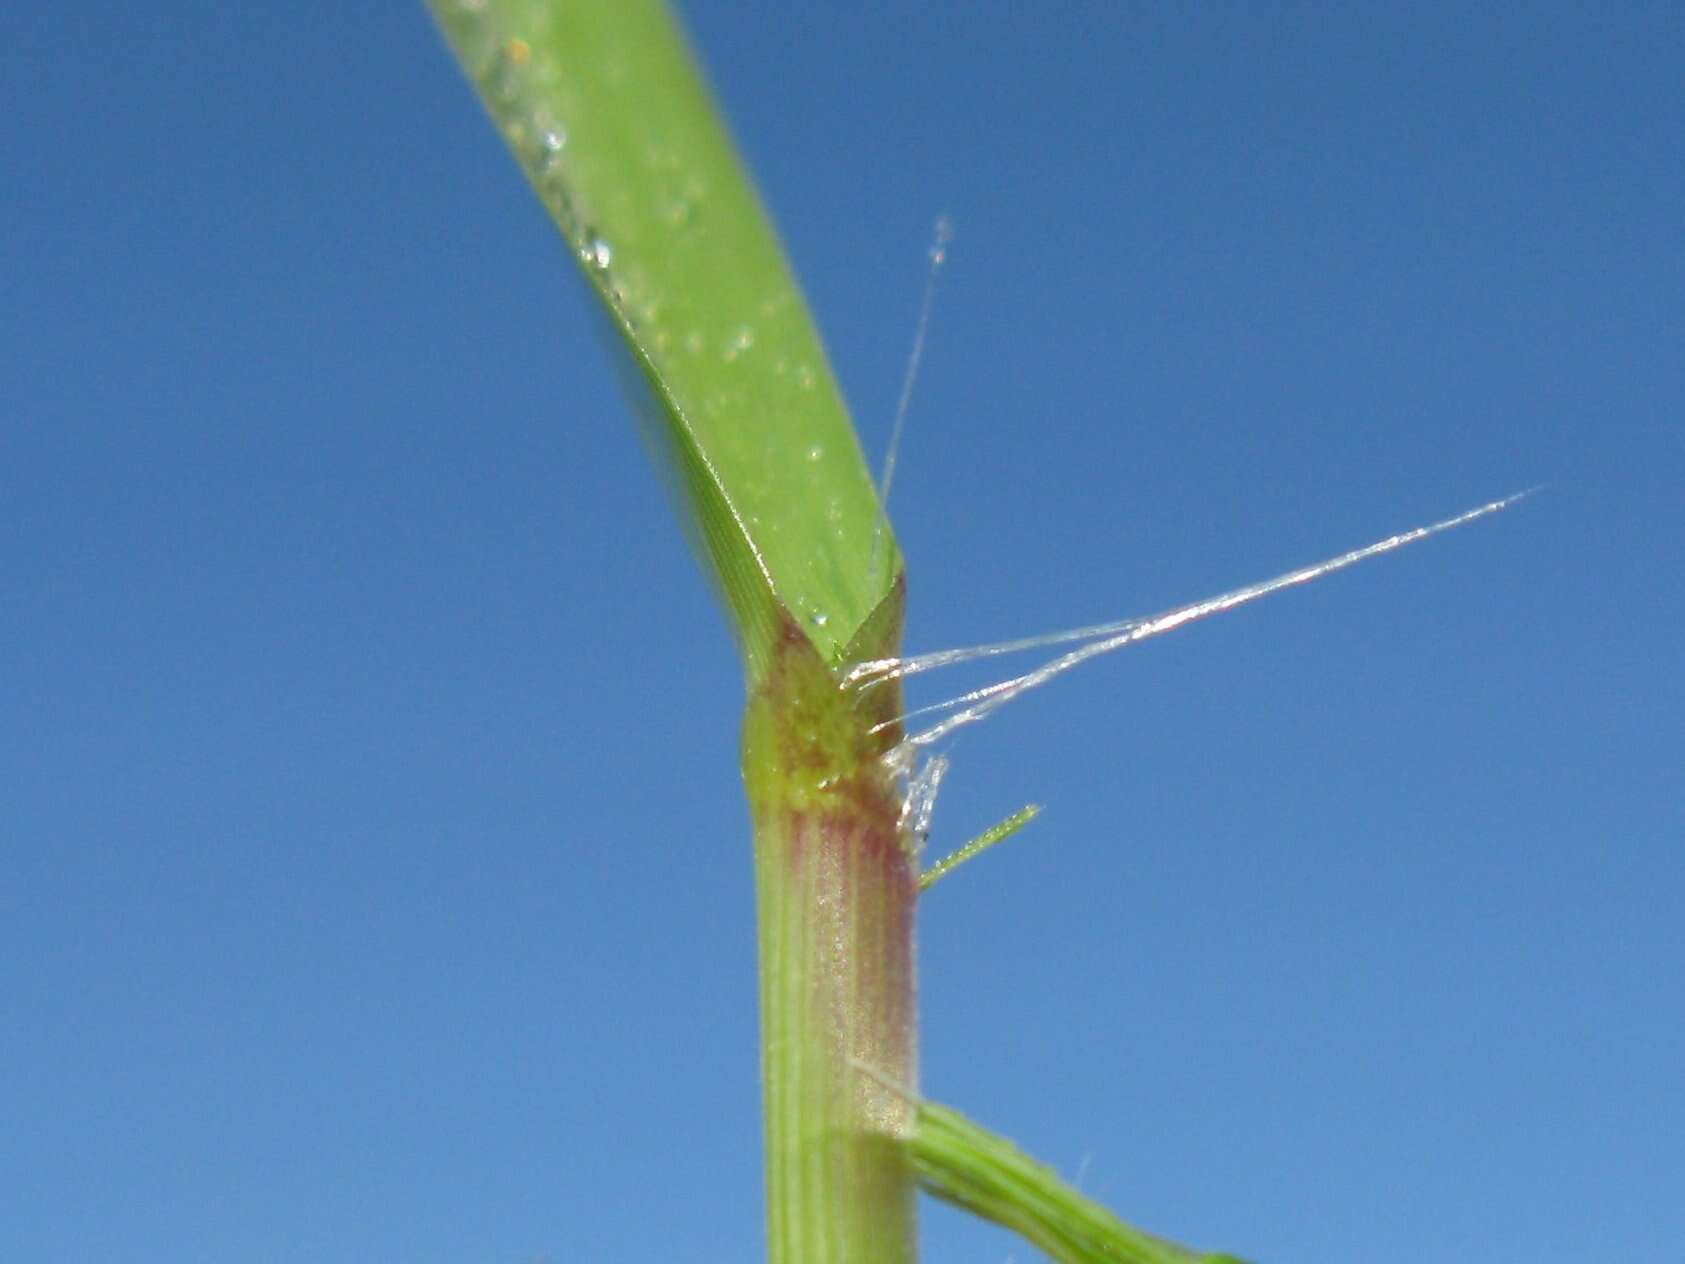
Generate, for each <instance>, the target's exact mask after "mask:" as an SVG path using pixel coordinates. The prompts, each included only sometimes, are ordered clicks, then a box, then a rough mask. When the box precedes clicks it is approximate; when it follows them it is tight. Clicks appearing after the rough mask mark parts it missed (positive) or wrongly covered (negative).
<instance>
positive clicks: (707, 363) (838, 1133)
mask: <svg viewBox="0 0 1685 1264" xmlns="http://www.w3.org/2000/svg"><path fill="white" fill-rule="evenodd" d="M429 3H430V7H431V9H432V11H433V14H434V16H435V18H436V20H437V22H438V24H439V27H440V29H441V30H442V31H443V32H444V35H445V37H446V39H447V41H448V42H449V44H450V45H451V47H452V49H453V50H454V51H455V53H456V55H457V57H458V58H459V60H460V61H461V63H462V66H463V68H464V69H465V71H466V72H467V74H468V77H469V79H470V80H471V81H472V82H473V84H474V85H475V87H476V88H477V90H478V92H479V95H480V97H481V99H482V101H483V102H484V104H485V106H486V108H487V110H488V112H489V113H490V115H491V118H492V120H493V121H494V123H495V124H496V126H497V128H498V130H499V131H500V132H501V133H502V135H503V138H504V140H505V141H506V142H507V143H508V145H509V148H510V149H511V151H512V152H513V153H514V155H515V157H516V158H517V160H518V161H519V162H520V164H521V167H522V168H523V170H524V171H525V172H526V175H527V177H528V179H529V180H530V181H531V184H532V186H533V189H534V191H535V192H536V193H537V195H538V196H539V198H540V199H541V200H542V201H543V203H544V205H545V206H546V207H547V208H548V209H549V211H550V214H551V215H552V217H553V218H554V219H555V222H556V224H557V225H558V227H559V228H560V230H561V232H562V235H563V237H564V238H565V240H566V242H567V245H568V247H569V248H570V250H571V251H572V253H573V254H574V256H575V257H576V258H577V260H578V261H579V264H580V268H581V272H582V274H583V275H584V277H585V279H586V281H587V282H588V284H589V285H590V287H591V289H592V291H593V292H594V293H595V295H596V297H597V299H598V300H599V301H600V304H601V307H602V310H603V312H604V313H605V315H606V316H607V318H608V320H609V322H610V323H611V324H612V326H613V327H614V329H615V330H616V331H617V333H618V335H619V340H620V342H621V343H622V344H623V345H624V347H625V349H626V351H627V353H628V355H629V357H630V360H631V362H632V363H633V364H634V365H635V366H636V370H637V376H638V378H639V379H640V383H641V384H640V386H639V389H638V390H637V391H636V392H635V393H636V394H637V395H638V396H639V398H640V404H639V407H637V408H636V409H635V411H636V412H637V413H638V417H639V421H640V423H641V424H642V427H643V430H644V434H645V437H646V439H647V440H648V441H649V444H650V446H651V448H652V449H653V451H654V452H655V454H656V458H657V464H658V466H659V467H660V468H661V470H662V473H663V474H664V476H665V477H666V479H667V482H668V483H669V485H670V487H671V489H672V490H673V493H674V499H675V501H676V503H677V505H678V509H679V516H680V519H681V522H682V523H683V525H684V527H685V530H686V532H687V534H688V535H689V536H690V538H691V540H692V542H693V544H694V546H695V550H696V553H697V555H698V559H699V561H700V562H701V564H702V566H703V568H704V569H705V570H706V571H707V572H708V574H709V575H710V576H711V577H712V579H713V581H714V584H715V586H716V588H717V589H718V591H719V593H720V595H721V597H722V600H723V604H724V606H725V608H726V610H727V612H728V614H729V616H730V622H731V625H732V628H733V632H734V636H735V639H736V643H737V647H738V650H739V652H740V656H741V659H742V663H743V669H744V675H745V682H746V686H747V695H748V697H747V705H746V711H745V717H744V722H743V743H742V759H743V764H742V767H743V779H744V783H745V786H746V789H747V791H748V800H749V807H750V819H751V822H752V828H753V835H754V839H753V842H754V866H755V881H756V901H757V916H758V920H759V951H760V994H761V995H760V1000H761V1026H762V1040H761V1072H762V1082H763V1090H764V1103H765V1141H766V1173H767V1180H766V1196H767V1233H768V1252H769V1258H770V1259H771V1261H773V1264H910V1261H912V1260H913V1259H914V1258H915V1255H916V1233H915V1198H914V1195H915V1191H916V1190H917V1189H918V1188H921V1187H922V1188H923V1189H924V1190H926V1191H927V1192H928V1193H930V1194H932V1195H934V1196H936V1197H939V1198H942V1199H944V1200H946V1201H948V1202H951V1203H953V1204H956V1205H958V1206H960V1207H963V1208H966V1209H967V1210H969V1211H972V1212H974V1213H976V1214H978V1215H980V1216H983V1217H985V1218H987V1219H990V1220H993V1221H996V1222H998V1223H1000V1224H1002V1225H1005V1226H1007V1227H1008V1228H1010V1229H1013V1230H1015V1231H1016V1232H1018V1233H1020V1234H1021V1235H1022V1236H1023V1237H1024V1238H1025V1239H1026V1240H1027V1241H1029V1242H1031V1243H1033V1244H1034V1245H1035V1246H1037V1247H1039V1248H1040V1249H1042V1250H1044V1251H1045V1252H1047V1253H1048V1254H1049V1255H1051V1256H1052V1257H1053V1258H1055V1259H1057V1260H1061V1261H1130V1262H1133V1264H1172V1262H1178V1264H1186V1261H1189V1260H1197V1259H1203V1260H1208V1261H1211V1262H1212V1264H1217V1262H1218V1261H1223V1260H1228V1259H1230V1257H1227V1256H1205V1255H1200V1254H1198V1253H1196V1252H1192V1251H1189V1250H1186V1249H1184V1248H1182V1247H1178V1246H1175V1245H1173V1244H1171V1243H1167V1242H1164V1241H1163V1240H1161V1239H1159V1238H1156V1237H1153V1236H1151V1235H1149V1234H1146V1233H1143V1232H1141V1231H1139V1230H1136V1229H1134V1228H1132V1227H1130V1226H1129V1225H1127V1224H1125V1223H1124V1222H1122V1221H1121V1220H1119V1219H1117V1218H1116V1217H1115V1216H1113V1215H1112V1214H1111V1213H1109V1212H1107V1211H1105V1210H1104V1209H1102V1208H1100V1207H1097V1206H1096V1205H1094V1204H1093V1203H1092V1202H1091V1201H1090V1200H1088V1199H1086V1198H1085V1197H1083V1196H1082V1195H1080V1194H1079V1193H1077V1192H1076V1191H1075V1190H1073V1189H1072V1188H1070V1187H1069V1186H1067V1185H1066V1184H1064V1183H1063V1182H1062V1181H1060V1180H1059V1179H1058V1177H1057V1176H1055V1175H1054V1174H1053V1173H1052V1172H1051V1171H1050V1170H1049V1169H1047V1168H1045V1167H1043V1166H1042V1165H1040V1164H1037V1163H1035V1162H1034V1161H1033V1160H1031V1159H1029V1158H1027V1157H1026V1156H1024V1155H1023V1154H1021V1153H1020V1152H1019V1151H1018V1150H1016V1149H1015V1148H1014V1147H1013V1146H1012V1145H1011V1144H1010V1143H1008V1142H1006V1141H1004V1140H1002V1139H1000V1138H998V1137H995V1136H992V1135H991V1134H989V1133H988V1132H987V1131H985V1130H984V1129H983V1128H981V1127H979V1126H978V1125H977V1124H975V1123H972V1122H971V1121H970V1120H968V1119H966V1118H965V1117H964V1116H961V1115H959V1114H957V1113H956V1112H954V1111H952V1110H949V1109H947V1108H944V1107H940V1106H937V1105H935V1104H933V1103H930V1102H927V1101H925V1100H924V1099H923V1098H922V1097H921V1096H920V1094H919V1090H918V1083H917V1065H916V1014H915V1008H914V999H915V987H914V960H913V930H914V920H915V912H916V906H917V900H918V897H919V895H920V893H921V891H922V890H923V889H925V888H926V887H928V886H929V885H930V884H931V883H932V882H934V881H935V880H936V879H937V878H939V877H941V876H943V875H944V874H945V873H947V872H949V871H950V870H951V869H952V868H953V866H954V865H956V864H958V863H960V862H962V861H963V860H965V859H967V858H968V857H969V856H971V855H974V854H976V853H977V852H979V851H982V850H984V849H985V848H987V847H989V846H991V845H993V844H994V843H996V842H999V841H1000V840H1001V839H1003V838H1005V837H1007V836H1008V835H1010V834H1012V833H1013V832H1015V831H1016V830H1017V829H1018V828H1020V827H1021V826H1022V825H1024V824H1025V823H1026V822H1027V821H1028V820H1029V819H1030V817H1032V816H1033V815H1034V814H1035V811H1036V809H1035V808H1033V807H1029V808H1025V809H1023V810H1022V811H1020V812H1018V813H1016V814H1014V815H1013V816H1011V817H1009V818H1008V819H1007V820H1005V821H1003V822H1002V823H1001V824H1000V825H999V826H997V827H995V828H994V829H992V830H990V831H988V832H986V833H985V834H984V835H983V836H981V837H980V838H979V839H977V840H975V841H974V842H973V843H972V844H969V845H968V846H967V847H964V848H961V849H960V850H959V851H958V852H956V853H955V854H954V855H953V856H951V857H949V858H948V859H947V860H944V861H941V862H939V863H938V864H936V865H934V866H932V867H930V868H928V869H925V870H923V871H922V872H921V868H920V857H919V849H920V846H921V844H922V842H923V834H924V828H925V823H926V818H927V815H928V806H929V803H930V801H931V800H932V799H933V797H934V793H935V789H936V786H937V784H938V783H939V781H940V776H941V772H942V769H943V767H944V766H945V765H944V763H943V761H942V759H941V757H940V756H939V755H935V754H933V753H932V747H933V746H934V744H935V743H936V742H937V741H939V740H940V739H941V738H942V737H943V736H945V735H946V733H948V732H950V731H952V729H953V728H955V727H957V726H958V725H960V724H964V723H969V722H971V721H972V720H974V719H978V718H981V717H982V716H984V715H986V714H988V713H990V712H991V711H992V710H993V709H995V708H996V707H998V706H1000V705H1002V704H1004V703H1005V702H1006V701H1009V700H1011V698H1013V697H1015V696H1017V695H1018V694H1020V693H1022V692H1024V691H1025V690H1027V689H1029V688H1033V687H1034V686H1035V685H1037V684H1040V683H1041V682H1042V681H1044V680H1046V679H1050V678H1051V677H1052V676H1054V675H1056V674H1058V673H1059V672H1062V671H1064V670H1067V669H1068V668H1070V667H1074V666H1076V665H1078V664H1079V663H1081V662H1083V661H1086V659H1087V658H1089V657H1092V656H1093V655H1094V654H1097V653H1104V652H1108V651H1109V650H1111V649H1116V648H1121V647H1122V646H1124V645H1127V644H1130V643H1133V642H1134V641H1136V640H1140V639H1143V638H1144V637H1147V636H1152V635H1156V634H1157V633H1158V632H1162V631H1166V630H1169V629H1171V628H1174V627H1177V626H1180V625H1181V624H1183V623H1185V622H1187V621H1189V620H1190V619H1194V618H1199V617H1202V616H1204V615H1206V614H1211V613H1216V612H1219V611H1222V610H1226V609H1230V608H1232V607H1234V606H1236V605H1240V604H1243V603H1244V602H1247V601H1251V600H1253V599H1255V598H1256V597H1259V596H1263V595H1265V594H1266V593H1270V592H1275V591H1278V590H1279V589H1281V588H1284V587H1288V586H1290V585H1293V584H1298V583H1302V582H1305V581H1307V580H1309V579H1314V578H1317V577H1318V576H1320V575H1322V574H1326V573H1328V572H1329V571H1331V570H1335V569H1339V568H1341V567H1344V566H1348V565H1351V564H1353V563H1354V562H1356V561H1360V560H1362V559H1363V558H1366V557H1369V556H1372V555H1374V554H1376V553H1379V552H1385V551H1387V550H1389V549H1392V548H1396V547H1399V546H1400V545H1402V544H1407V543H1410V542H1411V541H1412V540H1415V539H1419V538H1421V537H1422V536H1424V535H1427V534H1430V533H1432V532H1433V531H1436V530H1440V529H1444V528H1445V527H1447V526H1452V525H1456V524H1457V523H1460V522H1463V521H1467V520H1470V519H1471V518H1473V517H1477V516H1479V515H1481V514H1484V513H1488V512H1491V511H1492V510H1494V509H1496V508H1501V507H1502V506H1503V505H1504V504H1507V503H1509V502H1508V501H1500V502H1494V503H1493V504H1491V505H1487V506H1483V507H1481V508H1480V509H1478V510H1474V511H1471V512H1470V513H1468V514H1464V515H1460V516H1459V517H1457V518H1454V519H1448V520H1446V521H1445V522H1443V523H1439V524H1436V525H1435V526H1433V527H1428V528H1420V529H1418V530H1416V531H1413V532H1405V533H1402V534H1401V535H1399V536H1395V537H1392V538H1390V539H1389V540H1385V541H1381V542H1379V543H1378V544H1376V545H1371V546H1369V547H1368V548H1365V549H1359V550H1353V551H1352V552H1351V553H1348V554H1344V555H1342V556H1340V557H1338V558H1334V559H1331V560H1330V561H1328V562H1324V563H1319V564H1317V565H1316V566H1312V567H1305V568H1301V569H1300V570H1298V571H1294V572H1290V573H1289V574H1287V575H1284V576H1281V577H1279V578H1277V579H1275V580H1270V581H1266V582H1265V583H1262V584H1255V585H1250V586H1248V587H1246V588H1244V589H1240V590H1236V591H1235V592H1233V593H1229V594H1224V595H1223V596H1221V597H1218V598H1213V599H1210V600H1208V601H1205V602H1200V603H1195V604H1194V605H1190V606H1187V607H1183V608H1181V609H1178V610H1175V611H1171V612H1168V613H1167V614H1164V615H1160V616H1157V617H1155V618H1153V619H1137V620H1126V621H1123V622H1121V623H1118V624H1112V625H1106V626H1103V627H1096V628H1087V629H1079V630H1078V631H1077V632H1076V633H1072V634H1069V635H1066V636H1059V637H1043V638H1034V639H1031V640H1027V641H1023V642H1016V643H1012V644H1009V645H1006V646H995V647H981V648H980V649H978V650H975V651H970V652H967V653H966V654H963V655H946V656H944V655H935V656H927V657H925V658H920V659H903V658H901V657H900V640H901V628H902V613H903V609H904V602H905V596H906V578H905V574H904V568H903V563H902V558H901V555H900V553H899V550H898V549H897V547H896V544H895V538H894V534H893V532H892V530H891V527H890V524H889V521H888V518H887V516H886V514H885V511H884V507H883V504H882V502H881V498H880V496H879V491H878V488H877V486H875V484H874V480H873V478H872V476H871V473H870V471H869V469H868V467H867V464H866V462H865V460H864V458H863V456H862V453H861V448H860V444H859V442H858V440H857V438H856V436H855V433H854V430H853V428H852V426H851V424H850V421H849V418H848V415H847V412H846V410H845V408H844V405H843V402H842V396H841V393H840V391H839V390H838V388H837V385H836V383H835V381H834V379H833V377H832V374H831V370H830V367H829V365H828V364H827V362H826V357H825V352H824V349H823V346H822V344H821V341H820V339H819V336H818V334H817V332H816V331H815V329H814V326H813V322H812V320H811V319H810V317H809V315H808V313H807V309H806V305H805V303H804V302H803V300H802V298H801V295H800V292H799V290H798V288H797V286H796V283H795V280H794V277H793V275H792V273H791V270H790V268H789V266H788V265H787V263H786V261H785V258H784V255H783V252H782V249H781V248H780V246H779V244H778V240H777V238H776V236H775V234H774V232H773V230H772V227H771V225H770V223H769V221H768V218H767V216H766V214H765V213H764V211H763V210H762V208H761V206H760V203H759V201H758V199H757V197H756V195H755V192H754V190H753V188H752V186H751V184H750V182H749V180H748V177H747V174H746V173H745V171H744V169H743V166H742V164H741V163H740V161H739V159H738V157H737V155H736V152H735V150H734V149H733V146H732V144H731V141H730V139H729V137H728V136H727V135H726V133H725V131H724V129H723V127H722V125H721V123H720V121H719V117H718V114H717V111H716V110H715V108H714V105H713V103H712V101H711V99H710V97H709V94H708V91H707V89H706V87H705V85H704V83H703V80H702V77H701V75H700V73H699V71H698V69H697V67H696V65H695V63H694V61H693V59H692V56H691V54H690V52H689V50H688V48H687V46H686V44H685V42H684V39H683V37H682V35H681V33H680V32H679V30H678V28H677V26H676V24H675V22H674V20H673V17H672V15H671V14H670V13H669V12H668V10H667V9H666V7H665V6H664V4H663V3H662V2H661V0H565V2H564V0H429ZM941 244H942V243H941V239H939V241H938V251H940V247H941ZM921 334H922V321H921ZM884 481H885V484H886V485H887V481H888V477H887V472H886V477H885V480H884ZM1061 641H1080V642H1081V644H1079V645H1078V646H1077V648H1075V649H1071V650H1067V651H1064V652H1063V653H1061V654H1060V655H1059V656H1057V657H1056V658H1054V659H1052V660H1051V661H1050V662H1049V663H1047V664H1046V665H1045V666H1044V667H1042V668H1040V669H1037V670H1036V671H1032V672H1029V673H1026V674H1025V675H1023V676H1019V677H1016V678H1013V679H1011V680H1007V681H1003V682H1002V683H1001V684H1000V685H997V686H994V687H992V688H990V689H987V690H982V691H978V692H977V693H975V694H973V695H969V696H967V697H966V698H962V699H958V700H957V701H956V703H955V704H954V708H953V710H952V711H951V713H950V714H949V715H948V716H947V718H945V719H943V720H941V721H940V722H938V723H936V724H935V725H933V726H932V727H930V728H928V729H925V730H924V731H923V732H921V733H915V734H908V733H906V732H904V731H903V726H902V720H903V718H904V717H903V716H902V714H901V713H902V705H901V694H900V681H901V678H902V677H903V676H905V675H907V674H910V673H912V672H914V671H920V670H924V669H926V668H927V667H935V666H941V665H943V664H944V663H945V662H949V661H955V659H956V658H957V657H972V658H975V657H982V656H986V655H988V654H992V653H994V652H997V651H1007V650H1023V649H1027V648H1035V647H1037V646H1045V645H1054V644H1058V643H1060V642H1061Z"/></svg>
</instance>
